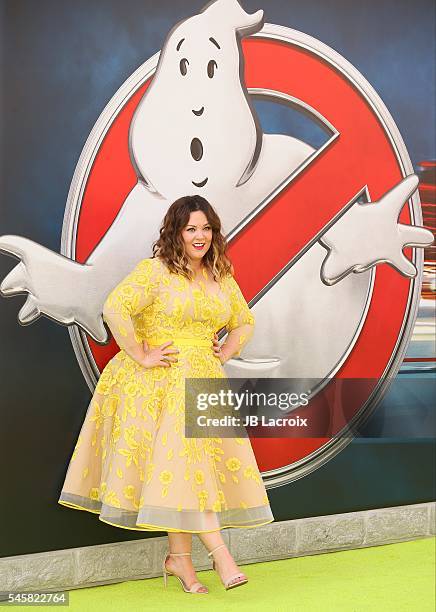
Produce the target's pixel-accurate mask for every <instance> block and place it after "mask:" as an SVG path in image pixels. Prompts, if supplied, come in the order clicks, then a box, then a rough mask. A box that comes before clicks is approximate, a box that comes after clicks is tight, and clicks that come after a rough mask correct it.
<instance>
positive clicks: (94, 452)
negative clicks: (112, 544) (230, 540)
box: [58, 346, 274, 533]
mask: <svg viewBox="0 0 436 612" xmlns="http://www.w3.org/2000/svg"><path fill="white" fill-rule="evenodd" d="M179 350H180V353H179V355H178V363H177V364H175V363H172V364H171V366H170V367H168V368H166V367H163V366H162V367H154V368H143V367H142V366H140V365H139V364H138V363H137V362H136V361H134V360H133V359H131V358H130V357H129V356H128V355H127V354H126V353H125V352H124V351H123V350H121V351H119V352H118V353H117V354H116V355H115V356H114V357H113V358H112V359H111V360H110V361H109V362H108V364H107V365H106V367H105V368H104V370H103V372H102V374H101V376H100V378H99V381H98V383H97V386H96V389H95V392H94V395H93V397H92V399H91V402H90V404H89V407H88V410H87V413H86V416H85V419H84V422H83V425H82V428H81V431H80V434H79V436H78V439H77V444H76V446H75V448H74V452H73V454H72V457H71V459H70V463H69V465H68V469H67V473H66V477H65V481H64V484H63V487H62V490H61V494H60V497H59V500H58V503H59V504H61V505H64V506H68V507H70V508H75V509H80V510H87V511H89V512H94V513H95V514H98V518H99V519H100V520H101V521H103V522H105V523H109V524H111V525H114V526H116V527H121V528H126V529H134V530H139V531H143V530H144V531H169V532H190V533H200V532H208V531H216V530H218V529H223V528H226V527H241V528H248V527H257V526H259V525H265V524H267V523H271V522H272V521H273V520H274V517H273V514H272V512H271V508H270V505H269V501H268V496H267V494H266V490H265V486H264V483H263V480H262V476H261V474H260V472H259V469H258V466H257V463H256V459H255V456H254V453H253V449H252V447H251V443H250V440H249V438H248V437H243V438H228V437H226V438H224V437H223V438H219V437H216V438H186V437H185V436H184V432H185V420H184V419H185V379H186V377H192V378H202V377H203V378H224V377H225V373H224V369H223V367H222V365H221V363H220V362H219V360H218V358H217V357H216V356H214V355H213V354H211V352H210V350H208V351H204V350H202V349H201V348H200V347H186V346H182V347H179Z"/></svg>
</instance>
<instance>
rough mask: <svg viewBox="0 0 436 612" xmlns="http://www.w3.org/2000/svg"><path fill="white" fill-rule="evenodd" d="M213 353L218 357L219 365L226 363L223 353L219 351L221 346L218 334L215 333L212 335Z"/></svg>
mask: <svg viewBox="0 0 436 612" xmlns="http://www.w3.org/2000/svg"><path fill="white" fill-rule="evenodd" d="M213 352H214V355H215V357H218V359H219V360H220V361H221V364H223V363H225V362H226V361H227V359H226V357H225V355H224V352H223V350H222V349H221V345H220V343H219V342H218V334H217V333H216V332H215V333H214V335H213Z"/></svg>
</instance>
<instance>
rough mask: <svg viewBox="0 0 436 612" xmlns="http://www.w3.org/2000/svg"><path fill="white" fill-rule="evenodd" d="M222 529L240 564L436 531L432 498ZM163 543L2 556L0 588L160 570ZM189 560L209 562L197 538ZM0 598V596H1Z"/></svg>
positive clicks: (136, 576) (72, 583)
mask: <svg viewBox="0 0 436 612" xmlns="http://www.w3.org/2000/svg"><path fill="white" fill-rule="evenodd" d="M222 533H223V538H224V540H225V542H226V544H227V546H228V547H229V549H230V551H231V552H232V554H233V556H234V558H235V560H236V561H237V562H238V563H239V564H240V565H244V564H248V563H258V562H263V561H273V560H276V559H288V558H291V557H300V556H306V555H315V554H320V553H325V552H333V551H339V550H349V549H356V548H366V547H367V546H377V545H381V544H391V543H394V542H404V541H407V540H415V539H419V538H426V537H431V536H434V535H436V502H426V503H423V504H412V505H408V506H394V507H392V508H377V509H374V510H363V511H359V512H347V513H343V514H331V515H327V516H317V517H309V518H302V519H296V520H290V521H278V522H274V523H270V524H268V525H264V526H263V527H256V528H253V529H234V528H233V529H225V530H224V531H223V532H222ZM167 542H168V540H167V537H166V536H163V537H157V538H147V539H143V540H134V541H129V542H117V543H114V544H102V545H97V546H84V547H81V548H70V549H66V550H56V551H50V552H46V553H36V554H31V555H17V556H13V557H3V558H0V576H1V584H0V591H3V592H7V591H12V592H22V591H38V590H44V591H46V592H50V591H59V590H65V591H69V590H72V589H78V588H84V587H90V586H98V585H102V584H112V583H117V582H124V581H127V580H141V579H144V578H154V577H156V576H161V575H162V570H161V564H162V560H163V557H164V554H165V551H166V549H167ZM193 562H194V565H195V567H196V569H197V570H207V569H210V568H211V562H210V560H209V558H208V556H207V553H206V551H205V549H204V546H203V545H202V543H201V542H200V540H199V539H198V538H197V537H195V538H194V539H193ZM6 597H7V596H5V595H0V601H3V600H4V599H5V598H6Z"/></svg>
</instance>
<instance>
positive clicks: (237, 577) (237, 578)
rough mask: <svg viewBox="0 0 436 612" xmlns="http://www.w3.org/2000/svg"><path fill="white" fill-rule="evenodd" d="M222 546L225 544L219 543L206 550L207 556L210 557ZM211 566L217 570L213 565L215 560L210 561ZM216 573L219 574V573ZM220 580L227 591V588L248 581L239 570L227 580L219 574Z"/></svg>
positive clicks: (232, 587)
mask: <svg viewBox="0 0 436 612" xmlns="http://www.w3.org/2000/svg"><path fill="white" fill-rule="evenodd" d="M223 546H225V544H220V545H219V546H217V547H216V548H214V549H213V550H211V551H210V552H208V553H207V556H208V557H211V556H212V555H213V553H214V552H215V551H216V550H218V549H219V548H222V547H223ZM212 567H213V569H214V570H215V571H216V572H217V569H216V567H215V560H213V561H212ZM217 573H218V572H217ZM218 575H219V576H220V574H219V573H218ZM220 580H221V582H222V583H223V585H224V587H225V589H226V591H228V590H229V589H234V588H235V587H238V586H241V585H243V584H246V583H247V582H248V578H247V576H246V575H245V574H242V573H241V572H239V573H237V574H233V575H232V576H229V577H228V578H227V580H223V579H222V578H221V576H220Z"/></svg>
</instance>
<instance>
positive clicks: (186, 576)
mask: <svg viewBox="0 0 436 612" xmlns="http://www.w3.org/2000/svg"><path fill="white" fill-rule="evenodd" d="M168 542H169V549H170V552H172V553H182V552H191V551H192V533H184V532H182V531H181V532H177V533H174V532H173V533H168ZM165 565H166V567H167V569H168V570H169V571H170V572H174V573H175V574H177V575H178V576H180V577H181V578H182V580H183V582H184V583H185V584H186V586H187V587H188V588H190V587H191V586H192V585H193V584H194V582H199V580H198V577H197V575H196V573H195V569H194V566H193V565H192V558H191V556H190V555H184V556H183V557H173V556H172V555H170V556H169V557H168V559H167V561H166V564H165ZM204 588H205V589H206V587H204Z"/></svg>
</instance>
